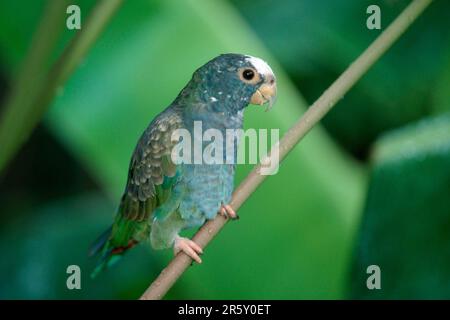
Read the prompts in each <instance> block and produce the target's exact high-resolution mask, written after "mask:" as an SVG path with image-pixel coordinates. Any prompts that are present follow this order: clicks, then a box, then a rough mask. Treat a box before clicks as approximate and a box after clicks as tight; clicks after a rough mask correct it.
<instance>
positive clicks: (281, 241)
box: [0, 0, 450, 299]
mask: <svg viewBox="0 0 450 320" xmlns="http://www.w3.org/2000/svg"><path fill="white" fill-rule="evenodd" d="M77 3H78V4H79V5H80V8H81V13H82V22H83V21H84V20H83V19H85V18H86V17H87V16H88V14H89V11H90V9H91V8H92V6H93V2H92V1H87V0H86V1H78V2H77ZM408 3H409V1H402V0H397V1H395V0H389V1H388V0H386V1H365V0H364V1H359V0H358V1H357V0H353V1H351V0H346V1H333V0H327V1H307V0H304V1H297V0H283V1H271V0H260V1H250V0H243V1H238V0H233V1H218V0H216V1H207V0H201V1H199V0H188V1H176V0H168V1H165V0H164V1H163V0H160V1H151V0H133V1H127V2H125V4H124V5H123V6H122V7H121V8H120V9H119V11H118V12H117V14H116V15H115V16H114V18H113V19H112V21H111V23H110V24H109V25H108V26H107V28H106V29H105V31H104V32H103V34H102V35H101V37H100V38H99V39H98V40H97V41H96V43H95V44H94V46H93V48H92V49H91V50H90V51H89V53H88V54H87V56H86V57H85V59H84V60H83V61H82V63H81V65H80V66H79V67H78V68H77V70H76V71H75V73H74V74H73V75H72V76H71V77H70V79H69V80H68V82H67V83H66V84H65V85H64V86H63V87H61V88H59V89H58V95H57V97H56V98H55V99H54V101H53V102H52V104H51V106H49V108H48V111H47V112H46V114H45V116H44V118H43V119H42V121H41V122H40V124H39V125H38V127H37V128H36V129H35V130H34V132H33V134H32V136H31V137H30V139H29V140H28V141H27V142H26V144H25V145H24V146H23V147H22V148H21V149H20V152H19V153H18V154H17V156H16V157H15V158H14V159H13V160H12V162H11V163H10V164H9V166H8V167H7V170H6V171H5V172H4V173H3V174H2V176H0V220H1V223H0V252H1V262H0V298H2V299H50V298H57V299H74V298H81V299H118V298H125V299H135V298H137V297H139V296H140V294H141V293H142V292H143V291H144V290H145V288H146V287H147V286H148V285H149V284H150V282H151V281H152V280H153V279H154V278H155V277H156V276H157V274H158V273H159V271H160V270H161V269H162V268H163V267H164V266H165V265H166V264H167V263H168V261H169V260H170V259H171V256H172V253H171V251H170V250H166V251H152V250H151V249H150V248H149V245H141V246H139V247H138V248H137V249H134V250H131V251H130V252H129V254H127V255H126V257H125V258H124V259H122V261H121V262H120V263H119V264H117V265H116V266H114V267H113V268H111V269H110V270H108V271H107V272H105V273H104V274H102V275H101V276H99V277H98V278H97V279H95V280H91V279H90V278H89V273H90V271H91V270H92V268H93V266H94V264H95V261H94V260H90V259H88V257H87V249H88V247H89V245H90V243H91V242H92V241H93V240H94V239H95V238H96V236H97V235H98V234H100V233H101V232H102V231H103V230H104V229H105V228H106V227H107V226H108V225H109V224H110V223H111V221H112V218H113V215H114V212H115V208H116V206H117V204H118V201H119V198H120V195H121V192H122V191H123V188H124V185H125V181H126V174H127V166H128V162H129V158H130V155H131V152H132V151H133V149H134V146H135V143H136V141H137V139H138V137H139V135H140V134H141V132H142V131H143V130H144V129H145V127H146V126H147V124H148V123H149V122H150V121H151V119H152V118H153V117H154V116H155V115H156V114H158V113H159V112H160V111H161V110H162V109H163V108H165V107H166V106H167V105H168V104H170V103H171V101H172V100H173V99H174V98H175V96H176V95H177V93H178V92H179V90H180V89H181V88H182V87H183V86H184V84H186V82H187V81H189V79H190V76H191V75H192V72H193V71H194V70H195V69H196V68H198V67H199V66H201V65H202V64H203V63H205V62H206V61H208V60H209V59H211V58H213V57H214V56H216V55H218V54H220V53H226V52H239V53H245V54H251V55H254V56H258V57H261V58H263V59H265V60H266V61H268V62H269V64H270V65H271V66H272V68H273V69H274V71H275V73H276V75H277V80H278V85H279V93H278V97H279V98H278V101H277V104H276V105H275V107H274V109H273V110H271V111H270V112H268V113H265V112H262V110H261V109H259V108H256V107H249V108H248V109H247V111H246V118H245V127H246V128H279V129H280V131H281V134H283V133H284V132H285V131H286V130H287V129H288V128H289V127H290V126H291V125H292V124H293V123H294V121H295V119H297V118H299V117H300V116H301V114H302V113H303V112H304V111H305V110H306V108H307V106H308V105H309V104H311V103H312V102H314V100H315V99H316V98H317V97H318V96H319V95H320V94H321V93H322V92H323V91H324V90H325V89H326V88H327V87H328V86H329V85H330V84H331V83H332V81H334V79H336V78H337V77H338V76H339V74H340V73H341V72H342V71H343V70H345V68H346V67H347V66H348V65H349V64H350V63H351V62H352V61H353V60H354V59H355V58H356V57H357V56H358V55H359V54H360V53H361V52H362V51H363V50H364V49H365V48H366V47H367V46H368V45H369V44H370V43H371V41H372V40H374V39H375V38H376V36H377V35H378V34H380V32H381V31H382V30H383V29H384V28H386V27H387V25H388V23H389V22H390V21H392V20H393V19H394V18H395V17H396V16H397V15H398V14H399V13H400V12H401V10H402V9H403V8H404V7H405V6H406V5H407V4H408ZM44 4H45V2H44V1H29V2H28V3H27V6H26V7H24V6H23V3H21V2H16V1H12V0H8V1H2V3H1V4H0V85H1V86H0V97H1V98H2V101H4V100H5V97H6V96H7V93H8V90H9V89H10V87H11V85H12V81H13V79H14V78H15V76H16V75H17V73H18V70H19V67H20V62H21V61H22V59H23V57H24V55H25V54H26V52H27V48H28V46H29V44H30V40H31V37H32V35H33V32H34V30H35V28H36V25H37V23H38V21H39V19H40V17H41V14H42V12H43V8H44ZM371 4H378V5H379V6H380V8H381V13H382V15H381V17H382V30H381V31H380V30H368V29H367V28H366V19H367V17H368V15H367V14H366V8H367V7H368V6H369V5H371ZM449 10H450V3H449V2H448V1H443V0H441V1H439V0H437V1H435V2H434V3H433V4H432V5H431V6H430V8H429V9H427V11H425V13H424V14H423V16H422V17H420V18H419V19H418V21H417V22H416V23H414V24H413V26H412V27H411V28H410V30H408V31H407V33H406V34H405V35H404V36H403V37H402V38H401V39H400V40H399V41H398V43H396V44H395V45H394V47H393V48H392V49H391V50H390V51H389V52H388V53H387V54H386V55H385V56H384V57H383V58H382V59H381V60H380V61H379V62H378V63H377V64H376V65H375V66H374V67H373V68H372V69H371V70H370V71H369V72H368V73H367V75H366V76H364V78H363V79H362V80H361V81H360V82H358V83H357V84H356V86H355V87H354V88H353V89H352V90H351V91H350V92H349V93H348V94H347V95H346V96H345V98H344V99H342V100H341V101H340V102H339V103H338V105H337V106H336V107H335V109H333V110H332V111H331V112H330V113H329V114H328V115H327V116H326V118H325V119H324V120H323V122H322V123H321V124H320V125H318V126H316V127H315V128H314V129H313V131H312V132H311V133H310V134H308V136H307V137H306V138H305V139H304V140H303V141H302V143H301V144H300V145H298V146H297V147H296V148H295V150H294V151H293V152H292V153H291V154H290V155H289V157H288V158H287V159H286V160H285V162H283V164H282V165H281V167H280V170H279V172H278V174H276V175H275V176H272V177H270V178H269V179H267V181H266V182H265V183H264V184H263V185H262V186H261V187H260V188H259V189H258V190H257V191H256V192H255V193H254V194H253V195H252V197H251V198H250V199H249V200H248V201H247V202H246V203H245V205H244V206H243V207H242V208H241V209H240V212H239V214H240V216H241V219H240V220H239V222H233V223H229V224H228V225H227V226H226V228H225V229H224V230H223V231H222V232H221V233H220V235H219V236H218V237H217V238H216V239H215V240H214V241H213V242H212V243H211V244H210V245H209V246H208V247H207V248H206V250H205V255H204V258H203V260H204V262H203V264H201V265H194V266H193V267H192V268H189V270H188V271H187V272H186V273H185V274H184V275H183V277H182V278H181V279H180V281H179V282H177V284H176V285H175V286H174V287H173V289H172V290H171V291H170V292H169V294H168V295H167V298H170V299H176V298H177V299H185V298H187V299H231V298H234V299H315V298H322V299H340V298H356V299H371V298H425V299H426V298H450V89H449V88H450V86H449V85H450V28H448V17H447V15H448V12H449ZM61 28H63V34H62V37H61V38H60V39H59V41H58V43H57V46H56V48H55V50H54V53H53V56H52V57H50V58H49V61H48V62H49V63H51V62H52V61H54V60H55V58H56V57H57V56H58V54H59V53H60V52H61V51H62V49H63V48H64V46H65V45H66V44H67V43H68V41H70V39H71V38H72V37H73V35H74V34H75V31H70V30H67V29H65V26H64V25H62V26H61ZM1 108H2V107H0V111H1ZM0 152H1V146H0ZM250 169H251V166H241V167H239V169H238V179H237V180H238V181H240V180H242V178H243V177H245V175H246V173H248V171H249V170H250ZM190 234H192V233H190ZM71 264H76V265H79V266H80V267H81V270H82V289H81V290H68V289H67V288H66V278H67V276H68V275H67V274H66V268H67V266H68V265H71ZM372 264H376V265H378V266H380V269H381V286H382V288H381V290H368V289H367V287H366V279H367V277H368V274H367V273H366V269H367V267H368V266H369V265H372Z"/></svg>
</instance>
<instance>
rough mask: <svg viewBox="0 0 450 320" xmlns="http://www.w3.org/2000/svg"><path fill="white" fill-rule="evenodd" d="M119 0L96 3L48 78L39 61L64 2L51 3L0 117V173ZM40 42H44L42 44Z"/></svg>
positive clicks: (48, 47) (57, 26)
mask: <svg viewBox="0 0 450 320" xmlns="http://www.w3.org/2000/svg"><path fill="white" fill-rule="evenodd" d="M122 2H123V0H100V1H99V2H98V3H97V4H96V5H95V7H94V8H93V9H92V12H91V13H90V14H89V16H88V18H87V19H86V22H85V23H84V24H83V26H82V29H81V30H80V31H79V32H78V33H77V34H76V35H75V36H74V38H73V39H72V41H71V42H70V43H69V45H68V46H67V47H66V48H65V50H64V52H63V53H62V55H61V56H60V57H59V59H58V60H57V61H56V62H55V64H54V65H53V66H52V68H51V70H50V71H49V73H48V74H45V75H43V73H44V70H43V68H42V64H43V61H44V60H45V58H46V57H47V55H48V54H49V53H50V52H51V49H52V48H53V43H54V42H55V41H56V37H55V36H50V38H49V39H50V40H49V39H47V37H48V34H50V35H53V34H54V33H55V32H54V29H60V28H61V24H62V23H63V21H64V20H63V18H64V14H65V12H66V6H67V3H68V1H67V0H64V1H60V0H52V1H50V3H49V5H48V9H47V10H46V14H45V15H44V17H43V20H42V23H41V26H40V28H39V30H38V32H37V34H36V38H35V39H34V40H33V44H32V46H31V48H30V53H29V55H30V58H28V59H27V61H26V62H25V64H24V69H23V70H22V73H23V74H21V75H20V77H19V79H18V80H19V81H16V87H15V88H14V89H13V91H12V92H11V96H10V97H9V99H8V101H7V103H6V105H5V108H4V110H3V114H2V115H1V117H0V145H1V153H0V173H1V172H2V171H3V170H4V169H5V167H6V165H7V164H8V162H9V161H10V160H11V158H12V157H13V156H14V154H15V153H16V152H17V150H18V149H19V148H20V147H21V145H22V144H23V143H24V142H25V140H26V139H27V138H28V136H29V135H30V134H31V132H32V130H33V129H34V127H35V126H36V125H37V123H38V122H39V120H40V119H41V118H42V115H43V114H44V113H45V111H46V110H47V108H48V106H49V104H50V102H51V101H52V99H53V97H54V96H55V93H56V92H57V90H58V88H59V87H61V86H62V85H64V83H65V82H66V80H67V79H68V78H69V77H70V75H71V74H72V73H73V71H74V70H75V69H76V67H77V66H78V64H79V63H80V61H82V59H83V58H84V57H85V55H86V53H87V52H88V51H89V49H90V48H91V47H92V45H93V44H94V43H95V41H96V40H97V38H98V37H99V35H100V34H101V32H102V31H103V29H104V27H105V26H106V25H107V23H108V22H109V21H110V19H111V18H112V17H113V16H114V13H115V12H116V11H117V9H118V8H119V6H120V5H121V4H122ZM43 39H44V40H43Z"/></svg>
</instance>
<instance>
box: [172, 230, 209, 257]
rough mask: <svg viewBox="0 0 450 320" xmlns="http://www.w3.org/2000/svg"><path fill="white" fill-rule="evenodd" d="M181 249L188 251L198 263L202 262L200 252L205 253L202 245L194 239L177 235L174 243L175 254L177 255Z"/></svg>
mask: <svg viewBox="0 0 450 320" xmlns="http://www.w3.org/2000/svg"><path fill="white" fill-rule="evenodd" d="M180 251H183V252H184V253H186V254H187V255H188V256H189V257H191V258H192V259H193V260H194V261H196V262H197V263H202V259H200V256H199V254H203V250H202V248H200V246H199V245H198V244H196V243H195V242H194V241H192V240H190V239H188V238H183V237H180V236H178V235H177V236H176V237H175V243H174V245H173V253H174V255H177V254H178V253H179V252H180Z"/></svg>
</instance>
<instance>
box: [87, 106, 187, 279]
mask: <svg viewBox="0 0 450 320" xmlns="http://www.w3.org/2000/svg"><path fill="white" fill-rule="evenodd" d="M181 123H182V121H181V117H180V116H179V114H178V113H177V112H176V110H174V109H166V111H164V112H163V113H161V114H160V115H159V116H158V117H157V118H155V120H154V121H152V123H151V124H150V125H149V127H148V128H147V130H146V131H145V132H144V134H143V135H142V137H141V138H140V140H139V142H138V144H137V146H136V149H135V151H134V153H133V157H132V159H131V163H130V168H129V172H128V181H127V186H126V188H125V192H124V194H123V196H122V198H121V201H120V205H119V209H118V212H117V215H116V218H115V220H114V223H113V225H112V227H111V228H110V229H108V230H107V231H106V232H105V234H103V235H102V236H101V237H100V238H99V239H98V240H97V241H96V243H94V245H93V246H92V249H91V253H90V254H91V255H94V254H97V253H101V258H100V262H99V264H98V266H97V267H96V269H95V270H94V272H93V273H92V276H93V277H95V276H96V275H97V274H98V273H99V272H100V271H102V270H103V269H105V268H106V267H108V266H110V265H112V264H114V263H115V262H116V261H117V260H118V258H119V257H120V256H122V254H123V253H124V252H125V251H126V250H128V249H130V248H132V247H133V246H134V245H136V244H137V243H139V242H141V241H143V240H145V239H147V238H148V236H149V234H150V227H151V221H152V219H153V214H154V211H155V209H156V208H157V207H159V206H160V205H161V204H163V203H165V201H166V200H167V199H168V198H169V197H170V193H171V190H172V186H173V185H174V184H175V183H176V180H177V176H178V175H177V167H176V166H175V165H174V164H173V162H172V161H171V158H170V153H171V150H172V147H173V145H174V143H176V141H172V140H171V136H172V133H173V131H174V130H175V129H178V128H180V126H181Z"/></svg>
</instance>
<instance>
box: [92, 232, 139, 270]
mask: <svg viewBox="0 0 450 320" xmlns="http://www.w3.org/2000/svg"><path fill="white" fill-rule="evenodd" d="M111 235H112V227H109V228H108V229H107V230H106V231H105V232H103V233H102V234H101V235H100V237H98V239H97V240H96V241H95V242H94V243H93V244H92V246H91V248H90V249H89V256H90V257H93V256H96V255H98V254H100V258H99V261H98V264H97V266H96V267H95V269H94V271H93V272H92V273H91V278H95V277H96V276H97V275H98V274H99V273H100V272H101V271H103V270H105V269H107V268H109V267H111V266H112V265H113V264H115V263H116V262H117V261H119V260H120V258H121V257H122V255H123V254H124V252H125V251H127V250H128V249H131V248H132V247H134V246H135V245H136V244H137V243H138V241H136V240H134V239H131V240H129V242H128V244H127V245H126V246H118V247H117V246H114V245H113V244H112V243H111Z"/></svg>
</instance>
